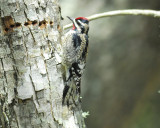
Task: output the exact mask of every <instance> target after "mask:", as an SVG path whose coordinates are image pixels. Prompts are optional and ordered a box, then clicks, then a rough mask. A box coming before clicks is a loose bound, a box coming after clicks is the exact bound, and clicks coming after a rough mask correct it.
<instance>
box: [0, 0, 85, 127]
mask: <svg viewBox="0 0 160 128" xmlns="http://www.w3.org/2000/svg"><path fill="white" fill-rule="evenodd" d="M59 8H60V7H59V4H58V1H57V0H52V1H51V0H48V1H43V0H25V1H21V0H16V1H12V0H2V1H1V18H0V127H2V128H78V127H85V124H84V120H83V117H82V114H81V112H82V111H81V109H77V110H74V111H73V110H70V109H69V108H68V107H67V106H62V92H63V88H64V82H63V77H62V72H63V71H62V70H61V64H60V63H59V62H58V61H57V59H56V57H55V54H54V51H55V49H54V48H57V45H60V42H61V34H62V31H61V28H62V27H61V24H60V21H61V16H60V9H59Z"/></svg>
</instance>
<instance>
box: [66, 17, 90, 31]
mask: <svg viewBox="0 0 160 128" xmlns="http://www.w3.org/2000/svg"><path fill="white" fill-rule="evenodd" d="M68 18H69V19H70V20H71V21H72V22H73V27H72V30H76V31H79V32H81V33H85V34H88V30H89V20H88V19H87V18H85V17H78V18H75V19H73V18H70V17H69V16H68Z"/></svg>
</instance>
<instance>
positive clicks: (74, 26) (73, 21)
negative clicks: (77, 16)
mask: <svg viewBox="0 0 160 128" xmlns="http://www.w3.org/2000/svg"><path fill="white" fill-rule="evenodd" d="M67 18H68V19H70V20H71V21H72V23H73V28H72V29H75V28H76V25H75V20H74V19H73V18H71V17H69V16H67Z"/></svg>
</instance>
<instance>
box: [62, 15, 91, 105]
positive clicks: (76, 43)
mask: <svg viewBox="0 0 160 128" xmlns="http://www.w3.org/2000/svg"><path fill="white" fill-rule="evenodd" d="M68 18H69V19H70V20H71V21H72V23H73V27H72V29H71V30H69V31H68V32H67V33H66V34H65V35H64V37H63V39H62V40H63V41H62V50H63V55H62V64H63V65H64V67H65V78H64V81H65V87H64V90H63V97H62V98H63V99H62V104H63V105H67V106H70V105H77V104H78V103H79V102H80V101H81V100H80V92H81V87H80V86H81V77H82V74H83V71H84V68H85V65H86V57H87V53H88V31H89V20H88V19H87V18H85V17H78V18H75V19H72V18H70V17H68Z"/></svg>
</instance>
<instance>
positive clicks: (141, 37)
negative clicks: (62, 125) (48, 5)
mask: <svg viewBox="0 0 160 128" xmlns="http://www.w3.org/2000/svg"><path fill="white" fill-rule="evenodd" d="M60 4H61V8H62V16H63V17H64V21H63V22H62V23H63V25H65V24H67V23H70V21H69V20H68V19H67V18H66V16H71V17H79V16H90V15H93V14H96V13H101V12H106V11H112V10H119V9H154V10H160V0H150V1H149V0H148V1H146V0H61V1H60ZM159 27H160V20H159V19H158V18H157V19H156V18H152V17H145V16H116V17H110V18H104V19H98V20H94V21H91V22H90V31H89V36H90V39H89V40H90V45H89V54H88V59H87V67H86V71H85V74H84V76H83V79H82V97H83V99H82V100H83V103H82V107H83V110H84V111H89V113H90V115H89V116H88V117H87V119H86V124H87V127H88V128H160V93H158V91H159V90H160V28H159Z"/></svg>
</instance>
